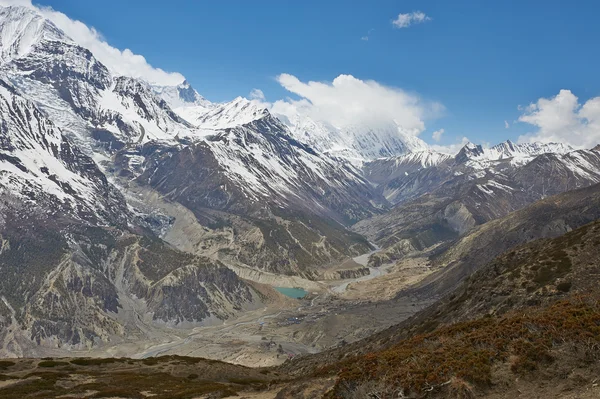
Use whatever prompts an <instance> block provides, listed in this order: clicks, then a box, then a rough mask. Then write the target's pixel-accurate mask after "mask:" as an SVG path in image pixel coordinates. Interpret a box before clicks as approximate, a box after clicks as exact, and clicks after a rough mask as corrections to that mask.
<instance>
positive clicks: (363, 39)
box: [360, 29, 375, 42]
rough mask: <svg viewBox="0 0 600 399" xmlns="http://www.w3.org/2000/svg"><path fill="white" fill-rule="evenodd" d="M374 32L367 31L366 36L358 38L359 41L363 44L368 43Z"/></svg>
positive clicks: (371, 30)
mask: <svg viewBox="0 0 600 399" xmlns="http://www.w3.org/2000/svg"><path fill="white" fill-rule="evenodd" d="M373 32H375V29H369V31H368V32H367V34H366V35H365V36H363V37H361V38H360V40H362V41H363V42H368V41H369V39H370V38H371V34H372V33H373Z"/></svg>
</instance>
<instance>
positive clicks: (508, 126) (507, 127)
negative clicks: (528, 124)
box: [504, 121, 510, 129]
mask: <svg viewBox="0 0 600 399" xmlns="http://www.w3.org/2000/svg"><path fill="white" fill-rule="evenodd" d="M504 128H505V129H510V123H508V121H504Z"/></svg>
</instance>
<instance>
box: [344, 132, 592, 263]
mask: <svg viewBox="0 0 600 399" xmlns="http://www.w3.org/2000/svg"><path fill="white" fill-rule="evenodd" d="M511 145H512V143H508V144H507V143H504V145H500V146H497V147H493V149H492V150H493V151H492V150H489V151H488V152H491V153H492V155H493V156H491V155H486V154H487V153H486V151H485V150H483V148H481V147H477V146H472V145H467V146H465V148H463V150H462V151H461V152H460V153H459V154H458V155H457V156H456V157H454V158H453V159H447V160H445V161H443V162H440V163H438V164H437V165H434V164H432V165H431V166H429V167H423V166H419V167H417V168H416V169H413V170H411V171H410V172H409V171H407V172H406V173H405V174H404V176H400V177H396V178H394V179H393V180H392V182H390V183H384V184H383V185H384V186H385V189H383V190H384V191H383V192H384V194H386V196H387V198H388V199H392V198H393V199H394V200H395V201H399V203H398V205H396V206H395V207H394V208H393V209H391V210H390V211H389V212H387V213H385V214H383V215H379V216H375V217H373V218H370V219H366V220H363V221H361V222H359V223H357V224H356V225H355V226H354V227H353V229H354V231H356V232H358V233H360V234H363V235H365V236H366V237H368V238H369V239H370V240H371V241H373V242H375V243H376V244H378V245H379V246H380V247H382V248H383V251H382V252H380V253H379V254H377V255H376V256H375V257H373V259H372V264H374V265H379V264H381V263H385V262H388V261H393V260H396V259H400V258H402V257H403V256H405V255H407V254H410V253H415V252H419V251H423V250H425V249H428V248H432V247H434V246H435V245H438V244H440V243H443V242H448V241H450V240H453V239H455V238H457V237H459V236H461V235H463V234H465V233H467V232H468V231H469V230H471V229H472V228H474V227H475V226H478V225H481V224H483V223H486V222H488V221H490V220H494V219H497V218H500V217H503V216H506V215H508V214H509V213H511V212H514V211H516V210H519V209H521V208H523V207H525V206H527V205H529V204H532V203H534V202H535V201H538V200H541V199H543V198H546V197H548V196H551V195H554V194H558V193H561V192H565V191H569V190H574V189H577V188H581V187H586V186H589V185H592V184H596V183H598V182H600V153H599V152H597V151H593V150H579V151H568V149H566V148H563V147H561V146H557V145H552V146H551V147H550V148H548V147H533V148H534V150H535V151H533V150H531V151H530V152H528V153H527V155H523V153H522V151H521V152H519V151H515V153H516V154H517V155H515V156H514V157H510V158H505V154H506V151H501V150H502V149H504V150H505V147H508V148H510V146H511ZM512 146H513V148H514V147H515V146H514V145H512ZM516 148H517V149H518V148H519V147H516ZM525 148H530V147H525ZM550 149H555V150H556V151H558V153H543V154H541V155H537V156H536V155H535V154H537V153H538V152H540V151H541V152H543V151H547V150H550ZM538 150H539V151H538ZM563 150H564V151H568V152H566V153H564V154H560V152H562V151H563ZM536 151H537V152H536ZM497 156H499V157H500V158H496V157H497ZM400 169H401V168H400ZM395 184H397V185H398V186H397V187H395V188H394V191H393V194H390V193H386V192H385V190H386V189H388V188H390V187H392V186H393V185H395ZM379 189H380V190H382V188H381V186H380V188H379Z"/></svg>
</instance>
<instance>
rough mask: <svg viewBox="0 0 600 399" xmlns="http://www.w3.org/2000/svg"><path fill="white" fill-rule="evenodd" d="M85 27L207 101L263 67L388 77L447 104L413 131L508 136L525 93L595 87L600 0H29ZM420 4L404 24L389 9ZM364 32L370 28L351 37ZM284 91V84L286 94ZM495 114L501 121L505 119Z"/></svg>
mask: <svg viewBox="0 0 600 399" xmlns="http://www.w3.org/2000/svg"><path fill="white" fill-rule="evenodd" d="M34 3H39V4H42V5H47V6H51V7H52V8H54V9H55V10H57V11H61V12H63V13H65V14H67V15H68V16H69V17H70V18H72V19H77V20H80V21H83V22H84V23H86V24H87V25H88V26H93V27H95V28H96V29H97V30H98V31H99V32H101V33H102V35H103V36H104V38H105V39H106V40H107V41H108V43H110V44H111V45H112V46H115V47H117V48H120V49H124V48H129V49H131V50H132V51H133V52H134V53H137V54H142V55H144V56H145V57H146V59H147V60H148V62H149V63H150V64H152V65H153V66H155V67H160V68H162V69H165V70H167V71H177V72H180V73H182V74H183V75H185V76H186V77H187V78H188V80H189V81H190V82H191V83H192V85H193V86H194V87H195V88H196V89H197V90H198V91H199V92H200V93H201V94H202V95H204V96H205V97H207V98H208V99H210V100H212V101H226V100H230V99H232V98H234V97H236V96H238V95H242V96H247V95H248V93H249V92H250V91H251V90H252V89H253V88H258V89H261V90H262V91H263V92H264V94H265V96H266V99H267V100H268V101H275V100H277V99H280V98H284V97H286V96H290V93H289V92H287V91H286V90H285V89H284V88H283V87H282V86H281V85H280V84H279V83H278V82H277V80H276V79H275V77H276V76H278V75H279V74H281V73H287V74H291V75H294V76H296V77H297V78H298V79H299V80H300V81H302V82H306V81H323V82H331V81H332V80H333V79H335V78H336V77H337V76H338V75H340V74H351V75H353V76H354V77H356V78H358V79H363V80H374V81H377V82H378V83H379V84H381V85H384V86H392V87H398V88H401V89H403V90H405V91H408V92H410V93H414V94H415V95H418V96H419V97H421V98H423V99H425V100H427V101H435V102H439V103H441V104H443V105H444V106H445V109H446V110H445V112H444V113H443V115H441V116H439V117H438V118H436V119H434V120H431V119H428V120H426V121H425V122H426V130H425V131H424V132H423V133H422V134H421V137H422V138H423V139H425V140H426V141H428V142H432V139H431V134H432V132H433V131H434V130H438V129H440V128H443V129H444V130H445V134H444V135H443V137H442V140H441V142H440V143H441V144H450V143H453V142H455V141H457V140H459V139H460V138H461V137H463V136H466V137H468V138H469V139H471V140H472V141H476V142H491V143H495V142H499V141H502V140H505V139H507V138H510V139H513V140H516V139H518V138H519V136H520V135H522V134H525V133H527V132H531V131H535V130H536V129H542V128H543V127H542V123H541V122H539V123H538V122H536V124H528V123H522V122H521V123H513V121H515V120H517V119H518V118H519V116H520V115H521V114H522V113H523V111H522V110H521V111H520V110H518V109H517V107H518V106H519V105H523V106H525V105H528V104H530V103H533V102H536V101H538V99H540V98H542V97H544V98H551V97H553V96H556V95H557V94H559V90H561V89H568V90H570V91H571V92H572V93H573V94H574V95H575V96H577V97H579V103H581V104H583V103H585V101H587V100H588V99H591V98H593V97H596V96H598V95H599V93H600V79H598V71H599V68H598V67H599V64H600V63H599V61H600V51H598V39H599V38H600V24H598V23H597V17H598V15H600V4H599V3H600V2H597V1H591V0H590V1H586V0H579V1H577V0H575V1H569V2H567V1H559V0H544V1H541V0H520V1H516V0H503V1H484V0H481V1H476V0H471V1H465V0H454V1H447V0H429V1H428V0H414V1H411V0H380V1H377V0H368V1H367V0H328V1H322V0H320V1H315V0H303V1H282V0H279V1H276V0H262V1H245V0H237V1H236V0H221V1H193V0H171V1H169V2H165V1H158V0H144V1H142V0H127V1H123V0H103V1H92V0H83V1H82V0H40V1H39V2H36V1H34ZM414 11H421V12H423V13H424V14H426V15H427V16H428V18H430V20H427V21H423V23H419V24H413V25H412V26H409V27H407V28H402V29H400V28H397V27H395V26H394V25H393V21H394V20H395V19H396V18H397V17H398V15H399V14H401V13H411V12H414ZM365 36H368V40H363V38H364V37H365ZM292 97H293V95H292ZM505 121H508V122H510V128H509V129H506V127H505Z"/></svg>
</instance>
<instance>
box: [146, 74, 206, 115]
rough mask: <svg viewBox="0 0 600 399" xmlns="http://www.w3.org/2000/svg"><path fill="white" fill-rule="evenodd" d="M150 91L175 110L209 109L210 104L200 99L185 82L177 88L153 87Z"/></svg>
mask: <svg viewBox="0 0 600 399" xmlns="http://www.w3.org/2000/svg"><path fill="white" fill-rule="evenodd" d="M152 90H154V92H155V93H156V94H158V96H159V97H160V98H162V99H163V100H165V101H166V102H167V104H168V105H169V107H171V108H172V109H174V110H176V109H178V108H183V107H204V108H210V107H211V105H212V103H211V102H210V101H208V100H207V99H205V98H204V97H202V96H201V95H200V94H199V93H198V92H197V91H196V89H194V88H193V87H192V85H190V83H189V82H188V81H187V80H185V81H183V83H181V84H179V85H177V86H157V85H153V86H152Z"/></svg>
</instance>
